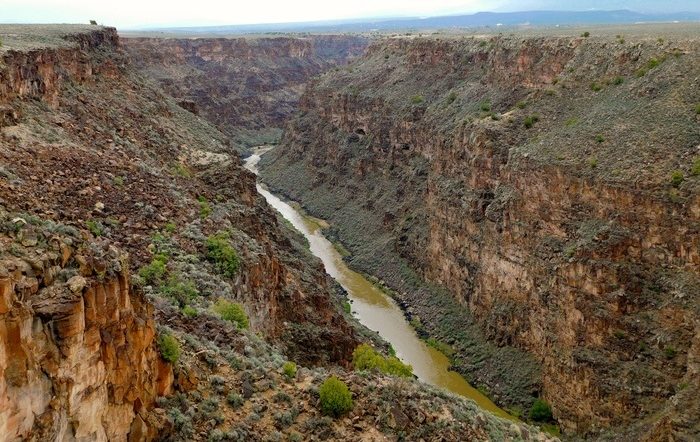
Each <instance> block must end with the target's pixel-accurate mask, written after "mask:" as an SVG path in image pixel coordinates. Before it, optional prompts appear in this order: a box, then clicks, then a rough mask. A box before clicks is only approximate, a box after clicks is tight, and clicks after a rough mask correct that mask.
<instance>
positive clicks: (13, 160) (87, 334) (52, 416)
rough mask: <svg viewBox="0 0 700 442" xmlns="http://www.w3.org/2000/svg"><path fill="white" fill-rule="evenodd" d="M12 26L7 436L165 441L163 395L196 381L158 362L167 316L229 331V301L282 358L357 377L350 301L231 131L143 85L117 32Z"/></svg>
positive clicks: (7, 60)
mask: <svg viewBox="0 0 700 442" xmlns="http://www.w3.org/2000/svg"><path fill="white" fill-rule="evenodd" d="M3 31H7V34H4V33H3V35H2V39H3V46H2V48H1V51H2V52H0V60H1V62H0V109H2V113H1V115H3V117H2V118H1V119H0V121H2V127H0V204H2V206H3V207H5V208H6V209H7V210H8V211H11V212H13V213H15V214H18V215H17V217H19V218H18V219H17V220H14V218H16V217H14V216H13V217H11V218H10V219H9V221H8V220H6V219H5V218H6V216H5V215H3V216H4V218H3V226H4V227H3V228H5V229H6V230H4V231H5V232H9V233H6V236H3V237H2V241H1V242H2V247H1V248H0V251H2V259H1V260H0V263H1V265H0V291H1V293H2V303H0V342H1V344H0V372H1V373H2V375H0V403H1V404H2V407H0V409H2V412H1V413H2V414H0V417H1V418H2V419H0V423H1V424H0V425H2V430H3V433H2V434H3V436H2V437H5V436H6V437H7V439H9V440H14V439H17V438H25V437H37V438H39V439H41V438H54V437H57V438H63V439H65V440H73V439H78V440H105V439H109V440H123V439H124V438H125V437H126V436H127V435H129V437H130V438H132V439H134V440H143V439H151V438H153V437H155V436H156V435H157V434H158V431H159V430H160V429H162V428H163V427H164V426H165V427H167V425H166V424H167V422H170V421H169V420H167V419H165V417H164V415H163V413H164V411H163V410H162V409H160V408H158V407H157V405H158V404H156V403H155V402H154V401H155V398H156V397H157V396H160V395H163V394H165V393H169V392H170V391H171V388H170V384H171V383H172V382H173V378H176V379H182V377H183V370H184V372H185V373H187V370H186V369H185V368H184V367H182V366H181V365H176V366H175V368H174V372H173V369H172V368H170V366H169V365H167V364H165V363H164V362H163V361H162V360H161V359H160V357H159V356H158V353H157V352H156V350H155V349H154V344H153V342H154V336H155V334H156V325H155V324H156V323H155V322H154V317H155V318H156V320H157V324H158V327H160V333H165V334H174V335H176V336H178V337H179V338H180V339H184V336H185V333H186V332H185V331H182V330H180V329H178V328H177V327H176V326H174V325H173V324H178V323H179V322H178V321H180V319H179V318H182V317H183V316H184V313H183V312H187V313H188V314H189V315H190V316H192V315H195V316H200V317H203V318H208V319H205V320H200V321H199V322H200V323H203V324H212V323H214V324H216V327H218V328H221V327H223V326H222V323H223V322H225V321H223V320H222V319H221V318H220V317H218V316H217V315H216V314H214V313H213V310H212V306H213V304H214V303H215V302H217V301H219V300H221V299H223V300H225V301H229V302H231V301H235V302H238V303H240V304H241V305H242V306H243V309H244V310H245V312H246V314H247V315H248V316H249V318H250V323H251V329H252V330H253V332H255V333H260V334H261V335H263V336H264V337H265V338H266V339H268V340H269V341H270V342H272V343H274V344H275V345H277V346H278V347H279V348H280V349H281V350H282V351H283V352H284V354H285V355H286V356H287V357H290V358H293V359H294V360H296V361H297V362H299V363H303V364H305V365H307V366H314V365H318V364H340V365H345V364H347V362H348V360H349V357H350V355H351V353H352V350H353V349H354V348H355V346H356V345H357V340H358V338H357V335H356V332H355V329H354V328H353V327H352V326H351V325H350V324H349V323H348V322H347V321H346V318H345V317H344V316H343V314H342V313H341V309H340V298H339V296H338V293H337V292H336V291H335V288H334V287H333V286H332V285H331V284H330V282H329V279H328V277H327V276H326V275H325V273H324V272H323V269H322V267H321V265H320V263H319V262H318V261H314V260H311V259H309V258H308V257H307V256H305V255H303V254H300V253H299V251H298V250H297V249H298V248H299V246H298V245H297V244H296V242H294V241H292V240H290V236H289V235H288V233H287V231H286V230H285V229H286V228H285V227H284V226H283V225H281V224H279V223H278V221H277V218H276V216H275V214H274V212H273V211H272V209H270V208H269V207H268V206H267V205H266V203H265V202H264V199H263V198H262V197H260V196H259V195H258V194H257V193H256V191H255V177H254V176H253V175H252V174H251V173H249V172H247V171H246V170H245V169H244V168H243V167H242V166H241V163H240V160H239V159H238V156H237V155H230V154H229V152H230V151H231V147H230V145H229V143H228V142H227V141H226V140H227V137H226V136H225V135H224V134H222V133H221V132H219V131H218V130H217V129H216V128H214V127H213V126H211V125H210V124H208V123H206V122H204V121H203V120H201V119H199V118H198V117H196V116H195V115H193V114H192V113H190V112H188V111H186V110H184V109H182V108H181V107H179V106H178V105H177V104H176V103H175V102H174V101H173V100H172V99H171V98H169V97H168V96H166V95H165V94H164V93H163V92H161V91H160V90H159V89H157V88H155V87H153V86H152V85H151V84H149V83H148V82H147V81H146V80H144V79H143V78H142V77H141V76H139V75H138V74H137V73H136V72H135V71H134V69H132V68H131V66H130V61H129V59H128V57H127V56H126V54H125V53H124V52H123V51H122V50H121V47H120V43H119V40H118V37H117V35H116V32H115V30H113V29H109V28H97V27H93V28H91V29H87V30H86V29H84V28H82V27H80V28H78V27H71V26H57V27H40V26H36V27H12V29H10V30H9V31H8V30H7V29H5V28H0V33H2V32H3ZM47 32H48V33H49V34H50V37H47V34H46V33H47ZM3 213H4V212H3ZM37 217H39V218H40V219H42V220H45V222H48V223H54V224H58V223H60V224H62V225H65V226H66V228H67V229H69V231H70V232H72V233H71V236H70V238H68V239H65V241H64V240H63V237H62V236H60V235H58V234H56V235H54V234H53V233H47V232H46V231H44V230H37V229H35V228H30V227H29V224H31V221H30V220H34V219H37V220H38V219H39V218H37ZM25 222H27V223H29V224H27V225H26V226H25ZM37 222H38V221H37ZM54 224H51V225H54ZM25 235H29V236H28V237H29V239H28V240H26V239H23V238H25ZM54 236H56V237H54ZM79 238H82V240H80V241H79ZM214 240H216V241H218V242H217V244H218V247H226V248H227V249H226V250H227V253H228V256H229V258H230V259H231V261H230V262H228V263H227V264H230V267H228V268H227V270H226V271H222V270H221V269H222V263H221V262H217V261H216V260H215V259H214V258H212V254H211V251H210V249H209V247H210V246H208V244H209V242H211V241H214ZM71 241H72V242H71ZM64 243H65V245H62V244H64ZM18 244H19V245H18ZM121 251H123V252H124V253H128V254H129V256H130V257H131V259H130V260H125V259H122V252H121ZM231 256H233V257H231ZM166 261H167V262H166ZM234 264H235V265H234ZM161 266H162V270H161ZM152 269H155V270H152ZM151 270H152V272H151V273H150V275H151V276H152V275H155V276H153V277H149V276H145V277H144V276H143V275H148V274H149V273H148V272H149V271H151ZM153 272H155V273H153ZM130 274H131V275H132V277H129V275H130ZM136 275H141V276H142V277H138V276H136ZM133 283H135V286H132V284H133ZM144 294H145V298H146V299H144ZM153 305H154V306H155V309H154V307H153ZM185 307H186V308H187V309H185ZM193 312H194V313H193ZM168 324H170V325H168ZM216 327H215V329H214V330H213V331H212V329H207V328H201V329H197V330H195V331H193V332H192V335H193V336H199V337H200V338H201V339H205V340H210V339H214V338H215V335H216V333H217V329H216ZM188 336H189V335H188ZM192 339H196V338H194V337H192ZM239 350H240V351H243V350H244V347H241V348H240V349H239ZM183 382H184V381H177V382H175V384H174V387H173V388H175V389H177V390H178V391H182V389H183V387H182V385H183ZM154 410H155V411H154ZM166 420H167V422H165V421H166ZM205 435H206V433H205ZM205 438H206V437H205Z"/></svg>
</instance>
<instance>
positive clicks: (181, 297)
mask: <svg viewBox="0 0 700 442" xmlns="http://www.w3.org/2000/svg"><path fill="white" fill-rule="evenodd" d="M159 290H160V292H161V293H163V294H164V295H165V296H167V297H169V298H171V299H172V300H174V301H175V302H177V303H178V305H179V306H180V307H185V306H186V305H187V304H189V303H190V302H191V301H192V300H193V299H195V298H196V297H197V296H199V291H198V290H197V287H195V285H194V283H193V282H192V281H189V280H184V281H183V280H181V279H180V278H179V277H177V276H176V275H173V276H171V277H170V278H168V281H167V282H166V283H165V284H163V285H162V286H160V288H159Z"/></svg>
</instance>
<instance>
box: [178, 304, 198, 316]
mask: <svg viewBox="0 0 700 442" xmlns="http://www.w3.org/2000/svg"><path fill="white" fill-rule="evenodd" d="M182 314H183V315H185V316H187V317H188V318H194V317H195V316H197V309H196V308H194V307H192V306H191V305H186V306H184V307H183V308H182Z"/></svg>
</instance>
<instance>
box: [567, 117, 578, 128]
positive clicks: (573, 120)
mask: <svg viewBox="0 0 700 442" xmlns="http://www.w3.org/2000/svg"><path fill="white" fill-rule="evenodd" d="M577 124H578V118H575V117H571V118H569V119H567V120H566V121H564V126H566V127H573V126H576V125H577Z"/></svg>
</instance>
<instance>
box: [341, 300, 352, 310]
mask: <svg viewBox="0 0 700 442" xmlns="http://www.w3.org/2000/svg"><path fill="white" fill-rule="evenodd" d="M343 311H344V312H345V313H352V306H351V305H350V303H349V302H348V301H343Z"/></svg>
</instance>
